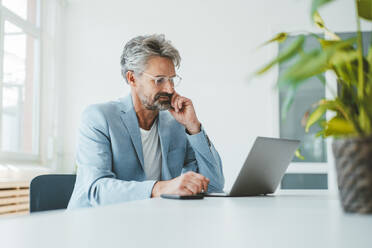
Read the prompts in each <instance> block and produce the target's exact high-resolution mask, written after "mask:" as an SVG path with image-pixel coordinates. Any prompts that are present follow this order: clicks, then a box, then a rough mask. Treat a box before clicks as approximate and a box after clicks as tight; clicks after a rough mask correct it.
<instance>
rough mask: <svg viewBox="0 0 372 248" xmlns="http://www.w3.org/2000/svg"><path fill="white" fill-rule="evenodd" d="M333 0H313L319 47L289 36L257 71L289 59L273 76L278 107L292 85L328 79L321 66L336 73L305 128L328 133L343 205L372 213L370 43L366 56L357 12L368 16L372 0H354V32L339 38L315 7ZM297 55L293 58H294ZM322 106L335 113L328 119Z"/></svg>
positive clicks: (279, 38)
mask: <svg viewBox="0 0 372 248" xmlns="http://www.w3.org/2000/svg"><path fill="white" fill-rule="evenodd" d="M329 2H332V0H313V1H312V7H311V17H312V18H313V20H314V23H315V25H316V26H318V27H319V28H320V29H322V30H323V31H324V33H325V36H326V37H327V39H325V38H323V37H320V36H319V35H317V34H314V33H310V32H309V33H308V34H309V35H310V36H313V37H316V39H317V40H318V41H319V44H320V48H319V49H314V50H312V51H310V52H305V51H304V50H303V45H304V42H305V40H306V36H305V35H299V37H298V38H297V39H296V40H295V41H293V42H292V43H291V44H290V46H289V47H287V49H286V50H284V51H283V52H281V53H280V54H279V55H278V56H277V57H276V58H274V59H273V60H272V61H270V62H269V63H268V64H267V65H266V66H264V67H263V68H261V69H260V70H258V71H257V72H256V75H261V74H264V73H266V72H267V71H268V70H270V69H271V68H272V67H273V66H275V65H277V64H278V63H283V62H287V61H289V60H294V63H292V64H291V66H290V67H289V68H288V69H287V70H286V71H285V73H284V74H283V76H282V77H280V78H279V80H278V84H277V85H278V87H279V88H285V89H286V91H287V96H286V100H285V104H284V106H283V108H284V109H283V111H282V113H283V114H284V115H285V113H286V112H287V111H288V108H289V107H290V105H291V103H292V101H293V99H294V96H295V94H296V90H297V89H298V87H300V86H301V84H303V83H306V80H307V79H309V78H311V77H314V76H316V77H318V78H319V79H321V81H322V82H323V83H324V84H325V85H327V82H326V80H325V78H324V73H325V72H326V71H332V72H333V73H334V74H335V76H336V77H337V92H336V93H335V95H334V96H333V98H332V99H322V100H320V101H319V102H317V103H316V104H315V107H313V110H312V111H311V113H307V114H305V119H306V127H305V129H306V131H308V130H309V127H310V126H312V125H314V124H316V123H317V124H319V125H320V126H321V131H320V132H319V133H318V134H317V135H318V136H321V137H323V138H326V137H332V138H333V144H332V148H333V153H334V157H335V162H336V171H337V181H338V187H339V192H340V198H341V202H342V206H343V208H344V210H345V211H346V212H357V213H372V44H371V46H370V48H369V52H368V55H367V56H364V55H363V46H362V33H361V31H360V18H363V19H365V20H369V21H372V0H355V4H356V10H357V11H356V12H357V13H356V19H357V32H356V37H354V38H351V39H346V40H342V39H341V38H340V37H339V36H337V35H336V34H335V33H333V32H331V31H330V30H329V29H328V28H327V27H326V26H325V25H324V22H323V20H322V18H321V17H320V15H319V13H318V8H319V7H321V6H322V5H324V4H327V3H329ZM289 35H290V34H288V33H284V32H283V33H279V34H277V35H276V36H275V37H274V38H273V39H271V40H269V41H268V42H266V43H265V44H269V43H272V42H283V41H284V40H285V39H286V38H287V37H288V36H289ZM295 58H296V59H295ZM326 112H332V113H334V116H333V117H332V118H330V119H328V120H326V119H325V118H324V116H325V113H326Z"/></svg>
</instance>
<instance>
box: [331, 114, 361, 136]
mask: <svg viewBox="0 0 372 248" xmlns="http://www.w3.org/2000/svg"><path fill="white" fill-rule="evenodd" d="M356 134H357V133H356V131H355V129H354V126H353V124H352V123H350V122H349V121H347V120H345V119H343V118H340V117H337V116H336V117H333V118H332V119H331V120H329V121H328V122H327V123H326V125H325V129H324V137H328V136H351V135H356Z"/></svg>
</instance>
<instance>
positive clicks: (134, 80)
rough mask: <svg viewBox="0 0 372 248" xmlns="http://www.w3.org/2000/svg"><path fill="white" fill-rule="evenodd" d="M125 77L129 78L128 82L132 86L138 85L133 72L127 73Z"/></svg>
mask: <svg viewBox="0 0 372 248" xmlns="http://www.w3.org/2000/svg"><path fill="white" fill-rule="evenodd" d="M125 77H126V78H127V82H128V84H129V85H130V86H134V85H135V83H136V78H135V77H134V72H133V71H127V73H126V74H125Z"/></svg>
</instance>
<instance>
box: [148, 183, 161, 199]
mask: <svg viewBox="0 0 372 248" xmlns="http://www.w3.org/2000/svg"><path fill="white" fill-rule="evenodd" d="M163 183H164V182H162V181H157V182H156V183H155V184H154V187H152V192H151V198H153V197H159V196H160V195H161V192H162V189H163Z"/></svg>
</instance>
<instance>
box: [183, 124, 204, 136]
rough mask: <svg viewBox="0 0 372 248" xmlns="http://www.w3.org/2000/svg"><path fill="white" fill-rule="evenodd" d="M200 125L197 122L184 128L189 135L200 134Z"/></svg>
mask: <svg viewBox="0 0 372 248" xmlns="http://www.w3.org/2000/svg"><path fill="white" fill-rule="evenodd" d="M200 131H201V123H200V122H199V121H198V122H196V123H195V124H192V125H190V126H187V127H186V132H187V133H188V134H190V135H193V134H197V133H200Z"/></svg>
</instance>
